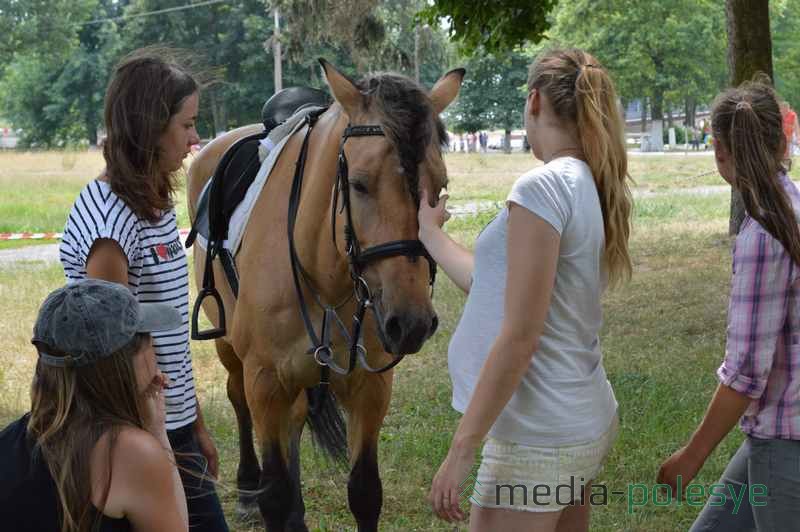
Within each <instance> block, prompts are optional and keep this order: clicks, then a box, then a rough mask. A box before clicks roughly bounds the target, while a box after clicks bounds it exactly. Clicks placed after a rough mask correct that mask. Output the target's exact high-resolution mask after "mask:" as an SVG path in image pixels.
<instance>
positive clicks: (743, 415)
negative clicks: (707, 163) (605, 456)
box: [658, 82, 800, 532]
mask: <svg viewBox="0 0 800 532" xmlns="http://www.w3.org/2000/svg"><path fill="white" fill-rule="evenodd" d="M711 116H712V130H713V132H714V154H715V158H716V163H717V169H718V170H719V173H720V175H721V176H722V177H723V179H725V181H727V182H728V183H730V185H731V186H732V187H734V188H736V189H737V190H738V191H739V192H740V193H741V195H742V201H743V202H744V206H745V211H746V216H745V219H744V221H743V222H742V225H741V227H740V229H739V234H738V235H737V236H736V242H735V243H734V248H733V279H732V282H731V291H730V299H729V303H728V327H727V344H726V347H725V357H724V359H723V361H722V364H721V365H720V367H719V369H717V378H718V379H719V384H718V385H717V389H716V392H715V393H714V396H713V398H712V399H711V402H710V403H709V405H708V409H707V411H706V414H705V417H704V418H703V420H702V422H701V423H700V425H699V426H698V427H697V430H696V431H695V432H694V434H693V435H692V436H691V438H690V439H689V442H688V443H687V444H686V445H685V446H684V447H682V448H680V449H679V450H678V451H676V452H675V453H673V454H672V456H670V457H669V458H668V459H667V460H666V461H665V462H664V463H663V464H662V465H661V468H660V470H659V472H658V482H660V483H663V484H668V485H670V486H671V487H672V489H673V490H676V489H677V485H678V483H680V484H681V485H682V486H683V487H684V488H685V487H686V486H687V485H688V484H689V482H691V480H692V479H693V478H694V477H695V476H696V475H697V473H698V471H699V470H700V468H701V467H702V466H703V464H704V463H705V461H706V460H707V459H708V457H709V456H710V455H711V453H712V452H713V451H714V449H715V448H716V446H717V445H718V444H719V442H720V441H722V439H723V438H724V437H725V436H726V435H727V434H728V433H729V432H730V431H731V429H732V428H733V426H734V425H735V424H736V422H737V421H738V422H739V426H740V427H741V429H742V431H743V432H744V433H745V436H746V437H745V440H744V442H743V443H742V445H741V446H740V447H739V449H738V451H736V454H735V455H734V456H733V458H731V460H730V462H729V463H728V466H727V467H726V468H725V472H724V473H723V474H722V478H721V479H720V480H719V481H718V484H722V485H723V488H722V493H723V495H722V496H721V497H720V495H719V493H716V494H714V493H713V492H712V496H711V497H710V498H709V500H708V503H707V504H706V506H705V508H703V510H702V512H701V513H700V515H699V516H698V517H697V520H696V521H695V522H694V525H693V526H692V528H691V530H692V531H693V532H700V531H710V530H719V531H725V532H729V531H733V532H735V531H745V530H759V531H762V532H770V531H775V532H778V531H784V530H796V529H797V526H798V522H799V521H800V401H798V398H800V340H798V338H800V228H798V222H797V220H798V218H797V216H798V213H800V191H798V189H797V187H795V185H794V183H792V181H791V180H790V179H789V178H788V176H787V175H786V168H785V167H784V165H783V162H782V160H783V158H784V155H785V153H786V142H787V137H786V136H785V134H784V130H783V126H782V124H783V118H782V116H781V110H780V107H779V105H778V101H777V99H776V97H775V93H774V92H773V90H772V88H771V87H770V86H769V85H768V84H766V83H759V82H749V83H746V84H744V85H742V86H741V87H739V88H735V89H730V90H728V91H726V92H724V93H723V94H721V95H720V96H719V97H718V98H717V100H716V102H715V103H714V106H713V110H712V113H711ZM678 479H680V480H678ZM759 486H760V488H759ZM764 487H766V490H762V489H761V488H764ZM745 488H747V491H744V496H743V497H741V498H740V500H739V501H734V500H733V499H732V498H731V497H730V493H728V490H729V489H730V490H735V491H736V492H737V493H739V492H743V490H744V489H745ZM753 488H758V489H759V492H758V493H760V492H761V491H766V493H761V494H760V496H759V497H754V496H753V494H756V492H754V491H753ZM751 503H752V504H751Z"/></svg>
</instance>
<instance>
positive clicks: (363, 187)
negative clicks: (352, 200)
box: [350, 181, 369, 194]
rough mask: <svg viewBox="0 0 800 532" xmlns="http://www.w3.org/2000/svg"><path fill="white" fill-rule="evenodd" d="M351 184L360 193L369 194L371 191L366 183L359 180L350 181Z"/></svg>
mask: <svg viewBox="0 0 800 532" xmlns="http://www.w3.org/2000/svg"><path fill="white" fill-rule="evenodd" d="M350 186H352V187H353V190H355V191H356V192H358V193H359V194H367V193H368V192H369V191H368V190H367V187H366V185H364V183H360V182H358V181H354V182H352V183H350Z"/></svg>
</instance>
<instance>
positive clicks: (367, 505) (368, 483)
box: [344, 371, 392, 532]
mask: <svg viewBox="0 0 800 532" xmlns="http://www.w3.org/2000/svg"><path fill="white" fill-rule="evenodd" d="M359 384H361V385H360V386H359V385H356V386H354V387H353V390H352V392H351V393H350V394H348V395H349V397H348V400H347V401H346V402H344V405H345V408H346V409H347V411H348V427H347V430H348V446H349V451H350V478H349V480H348V482H347V502H348V503H349V506H350V511H351V512H352V513H353V516H354V517H355V518H356V523H357V524H358V530H359V532H373V531H377V530H378V520H379V518H380V514H381V506H382V504H383V486H382V484H381V477H380V473H379V471H378V437H379V435H380V430H381V426H382V425H383V418H384V417H385V416H386V412H387V410H388V408H389V399H390V398H391V395H392V372H391V371H388V372H386V373H381V374H378V375H369V376H364V378H363V383H359Z"/></svg>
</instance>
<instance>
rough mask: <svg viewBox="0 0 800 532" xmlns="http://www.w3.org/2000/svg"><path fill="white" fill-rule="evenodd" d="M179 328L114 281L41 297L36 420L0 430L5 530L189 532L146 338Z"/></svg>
mask: <svg viewBox="0 0 800 532" xmlns="http://www.w3.org/2000/svg"><path fill="white" fill-rule="evenodd" d="M180 323H181V316H180V313H179V312H178V311H177V310H176V309H175V308H174V307H173V306H171V305H168V304H164V303H143V304H139V303H138V302H137V301H136V298H134V297H133V295H132V294H131V293H130V291H129V290H128V289H127V288H125V287H123V286H121V285H119V284H115V283H110V282H106V281H100V280H94V279H92V280H86V281H80V282H77V283H72V284H69V285H67V286H66V287H62V288H59V289H58V290H56V291H54V292H52V293H51V294H50V295H49V296H48V297H47V299H45V301H44V303H42V306H41V308H40V310H39V316H38V318H37V319H36V325H35V326H34V329H33V340H32V343H33V344H34V345H35V346H36V350H37V352H38V355H39V358H38V362H37V364H36V371H35V373H34V377H33V383H32V385H31V409H30V412H28V413H27V414H25V415H24V416H22V417H21V418H20V419H18V420H17V421H15V422H13V423H11V424H10V425H9V426H8V427H6V428H5V429H4V430H3V431H2V432H0V478H2V479H3V481H2V482H0V523H2V528H3V530H9V531H12V530H13V531H14V532H43V531H59V530H60V531H61V532H90V531H95V530H97V531H100V532H112V531H128V530H133V531H135V532H180V531H187V530H188V529H189V521H188V515H187V510H186V498H185V495H184V493H183V485H182V482H181V478H180V476H179V474H178V470H177V468H176V467H175V462H174V457H173V455H172V451H171V448H170V442H169V440H168V438H167V431H166V426H165V419H164V415H165V411H164V395H163V393H162V391H163V388H164V385H165V379H164V376H163V374H162V373H161V372H160V371H159V370H158V369H157V367H156V361H155V354H154V353H153V346H152V342H151V337H150V335H151V334H154V333H156V332H159V331H163V330H169V329H173V328H175V327H178V326H179V325H180Z"/></svg>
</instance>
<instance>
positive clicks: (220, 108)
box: [208, 89, 228, 138]
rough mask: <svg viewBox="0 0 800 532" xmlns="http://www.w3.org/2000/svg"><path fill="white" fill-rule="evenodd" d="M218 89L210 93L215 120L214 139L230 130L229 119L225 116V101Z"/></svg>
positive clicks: (212, 114)
mask: <svg viewBox="0 0 800 532" xmlns="http://www.w3.org/2000/svg"><path fill="white" fill-rule="evenodd" d="M217 90H218V89H211V90H210V91H208V92H209V93H210V97H211V117H212V119H213V120H214V138H216V137H218V136H219V135H221V134H222V133H224V132H225V130H226V129H228V118H227V117H226V116H225V99H224V98H220V97H219V95H218V94H217Z"/></svg>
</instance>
